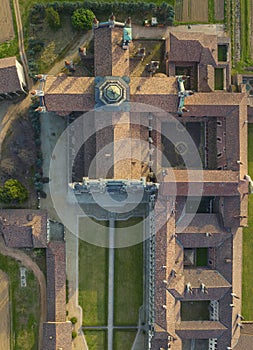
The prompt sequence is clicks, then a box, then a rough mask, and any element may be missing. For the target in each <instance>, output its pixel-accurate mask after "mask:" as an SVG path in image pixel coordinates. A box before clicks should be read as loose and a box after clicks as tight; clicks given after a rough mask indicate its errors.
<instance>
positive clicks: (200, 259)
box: [196, 248, 208, 266]
mask: <svg viewBox="0 0 253 350" xmlns="http://www.w3.org/2000/svg"><path fill="white" fill-rule="evenodd" d="M207 260H208V248H197V249H196V265H197V266H207Z"/></svg>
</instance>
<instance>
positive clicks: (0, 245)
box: [0, 236, 47, 350]
mask: <svg viewBox="0 0 253 350" xmlns="http://www.w3.org/2000/svg"><path fill="white" fill-rule="evenodd" d="M0 254H3V255H5V256H9V257H11V258H13V259H16V260H19V261H21V263H22V264H23V265H24V266H25V267H26V268H27V269H29V270H32V271H33V273H34V275H35V277H36V278H37V281H38V283H39V286H40V327H39V350H42V340H43V337H42V335H43V333H42V332H43V322H45V321H46V310H47V309H46V280H45V276H44V274H43V272H42V271H41V270H40V269H39V267H38V265H37V264H36V263H35V262H34V261H32V260H31V259H30V258H29V257H28V256H27V255H26V254H25V253H23V252H22V251H20V250H17V249H12V248H7V247H6V246H5V243H4V241H3V238H2V236H1V237H0Z"/></svg>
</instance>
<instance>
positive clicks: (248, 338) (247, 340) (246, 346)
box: [234, 334, 253, 350]
mask: <svg viewBox="0 0 253 350" xmlns="http://www.w3.org/2000/svg"><path fill="white" fill-rule="evenodd" d="M252 342H253V335H251V334H241V336H240V338H239V341H238V343H237V345H236V346H235V348H234V350H242V349H243V350H251V349H252Z"/></svg>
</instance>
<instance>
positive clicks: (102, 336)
mask: <svg viewBox="0 0 253 350" xmlns="http://www.w3.org/2000/svg"><path fill="white" fill-rule="evenodd" d="M84 335H85V339H86V341H87V344H88V347H89V350H106V349H107V332H106V331H84Z"/></svg>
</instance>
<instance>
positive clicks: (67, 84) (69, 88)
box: [44, 76, 95, 113]
mask: <svg viewBox="0 0 253 350" xmlns="http://www.w3.org/2000/svg"><path fill="white" fill-rule="evenodd" d="M94 86H95V85H94V78H90V77H81V78H80V77H68V76H58V77H51V76H49V77H47V80H46V84H45V90H44V93H45V104H46V107H47V110H48V111H59V112H68V113H70V112H72V111H88V110H91V109H93V108H94V105H95V97H94Z"/></svg>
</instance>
